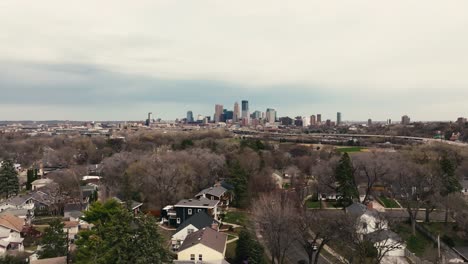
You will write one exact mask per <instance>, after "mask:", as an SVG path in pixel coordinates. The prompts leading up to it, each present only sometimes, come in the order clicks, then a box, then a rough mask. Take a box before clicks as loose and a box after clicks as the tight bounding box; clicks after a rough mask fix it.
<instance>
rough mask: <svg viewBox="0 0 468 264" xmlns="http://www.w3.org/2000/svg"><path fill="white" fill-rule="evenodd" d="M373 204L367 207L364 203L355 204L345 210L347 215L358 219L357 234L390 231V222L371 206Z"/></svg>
mask: <svg viewBox="0 0 468 264" xmlns="http://www.w3.org/2000/svg"><path fill="white" fill-rule="evenodd" d="M371 204H372V203H369V205H368V206H366V205H364V204H362V203H353V204H352V205H350V206H348V207H346V209H345V210H346V212H347V213H349V214H351V215H353V216H355V217H357V221H358V223H357V224H356V229H357V230H356V232H358V233H359V234H362V235H367V234H370V233H372V232H375V231H378V230H384V229H388V222H387V221H386V220H385V219H383V217H381V216H380V215H379V213H378V212H377V210H375V209H373V208H372V207H371V206H370V205H371Z"/></svg>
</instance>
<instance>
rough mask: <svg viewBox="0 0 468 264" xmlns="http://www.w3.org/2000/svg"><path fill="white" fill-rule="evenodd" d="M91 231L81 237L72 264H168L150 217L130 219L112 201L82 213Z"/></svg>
mask: <svg viewBox="0 0 468 264" xmlns="http://www.w3.org/2000/svg"><path fill="white" fill-rule="evenodd" d="M84 218H85V220H86V221H87V222H89V223H92V224H94V228H93V229H92V230H88V231H83V232H81V233H80V238H79V239H78V241H77V242H76V244H77V246H78V250H77V252H76V261H75V263H97V264H107V263H137V264H140V263H141V264H143V263H155V264H157V263H168V262H170V261H171V258H170V255H169V252H168V251H167V250H166V249H165V247H164V245H163V242H162V238H161V235H160V234H159V233H158V227H157V223H156V222H155V220H154V219H153V218H152V217H151V216H146V215H141V216H138V217H136V218H135V217H133V215H132V214H131V213H130V212H129V211H128V210H127V209H126V208H125V207H124V206H122V205H120V204H119V203H117V202H116V201H115V200H109V201H107V202H106V203H104V204H102V203H100V202H96V203H94V204H92V205H91V208H90V210H89V211H87V212H85V217H84Z"/></svg>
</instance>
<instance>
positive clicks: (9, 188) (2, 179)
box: [0, 160, 19, 199]
mask: <svg viewBox="0 0 468 264" xmlns="http://www.w3.org/2000/svg"><path fill="white" fill-rule="evenodd" d="M18 192H19V180H18V173H17V172H16V170H15V165H14V164H13V162H12V161H11V160H6V161H3V164H2V167H1V168H0V193H1V194H3V195H5V198H7V199H8V198H9V197H11V196H13V195H18Z"/></svg>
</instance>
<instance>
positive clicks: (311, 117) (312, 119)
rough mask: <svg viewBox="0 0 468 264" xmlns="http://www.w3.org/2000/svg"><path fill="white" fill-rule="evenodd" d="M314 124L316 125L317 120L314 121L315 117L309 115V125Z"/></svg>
mask: <svg viewBox="0 0 468 264" xmlns="http://www.w3.org/2000/svg"><path fill="white" fill-rule="evenodd" d="M316 123H317V119H315V115H311V116H310V125H311V126H315V124H316Z"/></svg>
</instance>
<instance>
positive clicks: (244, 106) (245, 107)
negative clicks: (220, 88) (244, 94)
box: [242, 100, 250, 119]
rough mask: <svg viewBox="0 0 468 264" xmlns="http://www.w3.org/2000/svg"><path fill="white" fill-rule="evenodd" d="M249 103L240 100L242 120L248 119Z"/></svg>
mask: <svg viewBox="0 0 468 264" xmlns="http://www.w3.org/2000/svg"><path fill="white" fill-rule="evenodd" d="M249 115H250V113H249V101H247V100H242V119H249Z"/></svg>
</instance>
